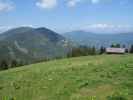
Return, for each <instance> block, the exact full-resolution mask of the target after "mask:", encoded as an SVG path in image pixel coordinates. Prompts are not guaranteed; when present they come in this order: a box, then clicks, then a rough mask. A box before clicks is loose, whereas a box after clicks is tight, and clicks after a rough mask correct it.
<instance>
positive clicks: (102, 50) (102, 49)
mask: <svg viewBox="0 0 133 100" xmlns="http://www.w3.org/2000/svg"><path fill="white" fill-rule="evenodd" d="M103 53H105V47H103V46H101V48H100V54H103Z"/></svg>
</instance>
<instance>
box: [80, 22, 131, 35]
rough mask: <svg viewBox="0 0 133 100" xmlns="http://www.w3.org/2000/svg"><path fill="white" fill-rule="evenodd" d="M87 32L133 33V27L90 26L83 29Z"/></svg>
mask: <svg viewBox="0 0 133 100" xmlns="http://www.w3.org/2000/svg"><path fill="white" fill-rule="evenodd" d="M82 30H85V31H92V32H102V33H103V32H105V33H106V32H107V33H108V32H128V31H133V26H132V25H112V24H90V25H87V26H85V27H84V28H82Z"/></svg>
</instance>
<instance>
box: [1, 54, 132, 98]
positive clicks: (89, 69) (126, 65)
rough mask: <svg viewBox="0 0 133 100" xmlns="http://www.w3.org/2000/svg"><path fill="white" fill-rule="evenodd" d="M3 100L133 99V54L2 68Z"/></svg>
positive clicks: (80, 58) (89, 57)
mask: <svg viewBox="0 0 133 100" xmlns="http://www.w3.org/2000/svg"><path fill="white" fill-rule="evenodd" d="M0 100H133V55H101V56H88V57H79V58H70V59H62V60H55V61H50V62H44V63H38V64H33V65H29V66H24V67H21V68H16V69H10V70H7V71H2V72H0Z"/></svg>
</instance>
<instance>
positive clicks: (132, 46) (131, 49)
mask: <svg viewBox="0 0 133 100" xmlns="http://www.w3.org/2000/svg"><path fill="white" fill-rule="evenodd" d="M129 52H130V53H133V45H131V47H130V50H129Z"/></svg>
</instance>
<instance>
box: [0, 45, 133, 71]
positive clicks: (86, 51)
mask: <svg viewBox="0 0 133 100" xmlns="http://www.w3.org/2000/svg"><path fill="white" fill-rule="evenodd" d="M110 47H117V48H120V47H121V48H126V46H125V45H122V46H121V45H120V44H112V45H111V46H110ZM104 53H106V47H104V46H101V47H100V48H99V49H97V48H96V47H95V46H92V47H88V46H83V45H82V46H78V47H74V48H71V50H70V51H69V52H68V53H67V57H68V58H70V57H79V56H88V55H100V54H104ZM126 53H132V54H133V45H131V46H130V47H128V48H126ZM61 58H62V57H58V58H55V59H61ZM49 60H50V59H43V60H40V61H36V62H34V63H37V62H43V61H49ZM24 65H28V63H26V62H23V61H17V60H16V59H13V60H11V59H10V60H4V59H3V60H0V70H6V69H9V68H14V67H19V66H24Z"/></svg>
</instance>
